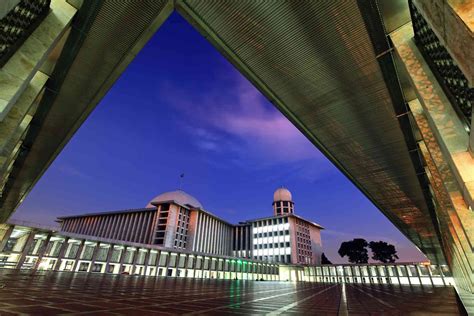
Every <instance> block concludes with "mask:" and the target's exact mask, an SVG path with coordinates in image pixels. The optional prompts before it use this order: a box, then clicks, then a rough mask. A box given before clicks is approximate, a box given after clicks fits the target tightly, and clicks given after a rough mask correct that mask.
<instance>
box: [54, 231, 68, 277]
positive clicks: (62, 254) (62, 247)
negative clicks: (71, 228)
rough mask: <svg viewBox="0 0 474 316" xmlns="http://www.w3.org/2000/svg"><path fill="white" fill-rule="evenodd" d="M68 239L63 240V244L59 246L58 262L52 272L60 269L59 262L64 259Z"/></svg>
mask: <svg viewBox="0 0 474 316" xmlns="http://www.w3.org/2000/svg"><path fill="white" fill-rule="evenodd" d="M68 241H69V237H65V238H64V242H63V244H62V245H61V249H60V250H59V254H58V260H57V261H56V264H55V265H54V268H53V271H59V268H60V267H61V261H62V259H63V258H64V253H65V252H66V250H67V247H68V246H69V243H68Z"/></svg>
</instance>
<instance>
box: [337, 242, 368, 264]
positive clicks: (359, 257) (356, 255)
mask: <svg viewBox="0 0 474 316" xmlns="http://www.w3.org/2000/svg"><path fill="white" fill-rule="evenodd" d="M368 245H369V244H368V243H367V241H366V240H365V239H362V238H355V239H353V240H352V241H344V242H343V243H342V244H341V247H339V251H338V253H339V255H340V256H341V257H345V256H347V257H348V260H349V262H350V263H367V261H368V260H369V254H368V251H367V246H368Z"/></svg>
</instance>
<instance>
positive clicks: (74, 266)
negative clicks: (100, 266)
mask: <svg viewBox="0 0 474 316" xmlns="http://www.w3.org/2000/svg"><path fill="white" fill-rule="evenodd" d="M85 243H86V240H85V239H83V240H81V244H80V245H79V249H78V250H77V253H76V257H75V258H74V259H75V261H74V264H73V266H72V271H73V272H76V269H77V265H78V264H79V260H80V259H81V254H82V251H83V250H84V245H85Z"/></svg>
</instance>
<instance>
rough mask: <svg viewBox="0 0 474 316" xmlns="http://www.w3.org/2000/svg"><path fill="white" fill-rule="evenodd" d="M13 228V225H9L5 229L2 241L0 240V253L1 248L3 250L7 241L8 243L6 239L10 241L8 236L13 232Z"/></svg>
mask: <svg viewBox="0 0 474 316" xmlns="http://www.w3.org/2000/svg"><path fill="white" fill-rule="evenodd" d="M14 228H15V226H13V225H10V226H9V227H8V228H7V231H6V232H5V235H3V238H2V240H0V252H2V251H3V248H5V246H6V244H7V241H8V239H10V236H11V235H12V232H13V229H14Z"/></svg>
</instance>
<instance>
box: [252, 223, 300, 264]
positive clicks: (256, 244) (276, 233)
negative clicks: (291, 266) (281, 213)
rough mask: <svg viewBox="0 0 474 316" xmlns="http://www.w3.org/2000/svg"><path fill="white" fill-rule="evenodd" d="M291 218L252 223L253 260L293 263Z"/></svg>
mask: <svg viewBox="0 0 474 316" xmlns="http://www.w3.org/2000/svg"><path fill="white" fill-rule="evenodd" d="M288 219H289V217H278V218H277V217H274V218H269V219H262V220H256V221H253V222H252V233H253V234H252V244H253V258H254V259H257V260H264V261H265V260H268V261H270V262H285V263H291V250H290V247H291V244H290V224H289V223H288V222H287V221H288Z"/></svg>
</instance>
